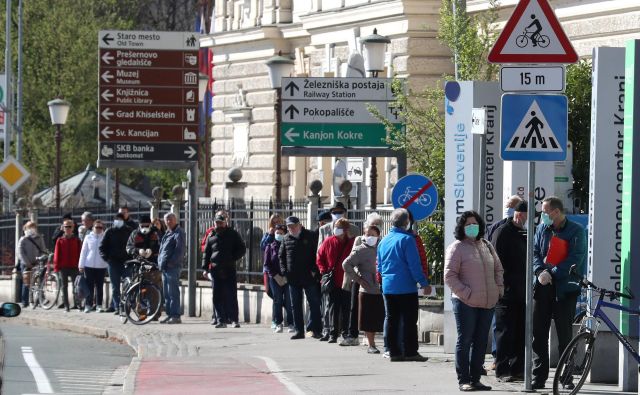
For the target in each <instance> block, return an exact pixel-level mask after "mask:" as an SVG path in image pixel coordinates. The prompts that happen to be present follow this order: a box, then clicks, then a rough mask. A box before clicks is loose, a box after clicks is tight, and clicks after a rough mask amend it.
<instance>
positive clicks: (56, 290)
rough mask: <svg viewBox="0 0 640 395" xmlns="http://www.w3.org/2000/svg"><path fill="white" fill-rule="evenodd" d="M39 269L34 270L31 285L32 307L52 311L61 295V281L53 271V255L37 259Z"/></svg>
mask: <svg viewBox="0 0 640 395" xmlns="http://www.w3.org/2000/svg"><path fill="white" fill-rule="evenodd" d="M36 262H37V263H38V268H37V269H36V270H34V273H33V281H32V284H31V295H32V303H33V305H32V307H33V308H34V309H35V308H36V307H37V306H38V305H40V307H42V308H43V309H45V310H49V309H51V308H52V307H53V306H55V305H56V304H57V303H58V296H59V295H60V281H59V280H58V275H57V274H56V273H55V272H54V271H53V254H45V255H41V256H39V257H37V258H36Z"/></svg>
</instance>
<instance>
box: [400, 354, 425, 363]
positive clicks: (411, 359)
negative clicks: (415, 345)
mask: <svg viewBox="0 0 640 395" xmlns="http://www.w3.org/2000/svg"><path fill="white" fill-rule="evenodd" d="M404 360H405V361H409V362H427V360H429V358H428V357H425V356H422V355H420V354H416V355H412V356H410V357H404Z"/></svg>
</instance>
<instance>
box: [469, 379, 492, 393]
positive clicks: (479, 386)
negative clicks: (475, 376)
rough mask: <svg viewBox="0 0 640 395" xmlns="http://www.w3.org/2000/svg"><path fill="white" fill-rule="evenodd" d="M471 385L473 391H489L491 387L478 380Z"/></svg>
mask: <svg viewBox="0 0 640 395" xmlns="http://www.w3.org/2000/svg"><path fill="white" fill-rule="evenodd" d="M471 387H472V388H473V390H474V391H491V387H489V386H488V385H484V384H482V383H481V382H479V381H476V382H475V383H471Z"/></svg>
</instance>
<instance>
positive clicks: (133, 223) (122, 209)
mask: <svg viewBox="0 0 640 395" xmlns="http://www.w3.org/2000/svg"><path fill="white" fill-rule="evenodd" d="M118 213H119V214H122V216H123V219H124V224H125V225H127V227H128V228H129V229H131V231H133V230H134V229H136V228H137V227H138V223H137V222H136V221H134V220H133V218H131V215H129V207H127V206H121V207H120V208H118Z"/></svg>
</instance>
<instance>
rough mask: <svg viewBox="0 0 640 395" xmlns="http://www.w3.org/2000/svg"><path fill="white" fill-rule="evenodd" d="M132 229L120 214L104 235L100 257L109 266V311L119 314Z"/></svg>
mask: <svg viewBox="0 0 640 395" xmlns="http://www.w3.org/2000/svg"><path fill="white" fill-rule="evenodd" d="M130 233H131V229H129V227H128V226H126V225H125V224H124V215H122V214H120V213H118V214H116V216H115V218H114V220H113V226H112V227H111V228H109V229H107V231H106V232H105V233H104V238H103V239H102V242H101V243H100V247H99V250H100V256H101V257H102V259H104V260H105V261H106V262H107V263H108V264H109V267H108V270H109V280H110V281H111V295H113V297H112V298H111V306H110V307H109V309H108V310H107V311H109V312H115V313H116V314H119V308H120V282H121V281H122V279H123V278H124V277H125V276H126V269H125V267H124V263H125V262H126V261H127V260H129V254H127V241H128V240H129V234H130Z"/></svg>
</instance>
